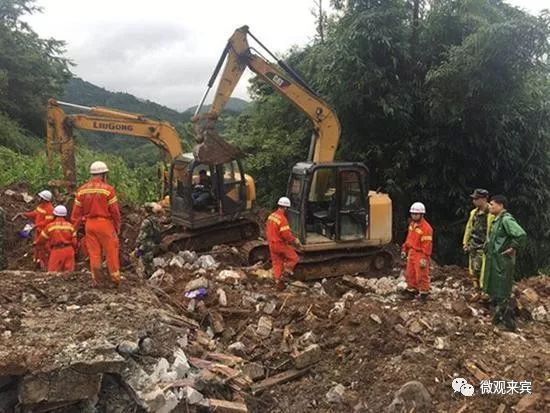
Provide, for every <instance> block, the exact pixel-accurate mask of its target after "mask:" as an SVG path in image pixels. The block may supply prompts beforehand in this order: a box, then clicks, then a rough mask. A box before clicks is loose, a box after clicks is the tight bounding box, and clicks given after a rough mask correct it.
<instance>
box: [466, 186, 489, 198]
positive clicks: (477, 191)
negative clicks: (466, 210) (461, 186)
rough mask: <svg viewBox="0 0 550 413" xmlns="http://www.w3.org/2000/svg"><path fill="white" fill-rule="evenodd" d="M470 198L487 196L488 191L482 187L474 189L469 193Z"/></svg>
mask: <svg viewBox="0 0 550 413" xmlns="http://www.w3.org/2000/svg"><path fill="white" fill-rule="evenodd" d="M470 198H474V199H478V198H489V191H487V190H486V189H482V188H477V189H474V192H473V193H472V194H471V195H470Z"/></svg>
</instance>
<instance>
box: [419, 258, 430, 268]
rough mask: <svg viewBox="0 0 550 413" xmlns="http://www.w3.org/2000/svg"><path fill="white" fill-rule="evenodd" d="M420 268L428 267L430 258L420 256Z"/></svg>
mask: <svg viewBox="0 0 550 413" xmlns="http://www.w3.org/2000/svg"><path fill="white" fill-rule="evenodd" d="M419 264H420V268H426V267H427V266H428V260H427V259H426V258H420V263H419Z"/></svg>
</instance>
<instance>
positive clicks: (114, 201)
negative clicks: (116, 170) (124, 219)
mask: <svg viewBox="0 0 550 413" xmlns="http://www.w3.org/2000/svg"><path fill="white" fill-rule="evenodd" d="M116 202H118V199H117V197H116V196H115V197H114V198H113V199H111V200H109V202H107V205H113V204H114V203H116Z"/></svg>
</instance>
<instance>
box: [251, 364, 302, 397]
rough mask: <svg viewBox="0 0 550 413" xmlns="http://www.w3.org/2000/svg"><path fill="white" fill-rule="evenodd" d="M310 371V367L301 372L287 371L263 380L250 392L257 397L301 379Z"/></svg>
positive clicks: (295, 370)
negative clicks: (263, 392)
mask: <svg viewBox="0 0 550 413" xmlns="http://www.w3.org/2000/svg"><path fill="white" fill-rule="evenodd" d="M308 371H309V367H308V368H305V369H301V370H297V369H292V370H287V371H285V372H283V373H280V374H276V375H275V376H272V377H270V378H268V379H265V380H262V381H260V382H258V383H256V384H254V385H252V386H250V390H251V392H252V394H253V395H256V394H258V393H260V392H262V391H264V390H267V389H269V388H271V387H273V386H276V385H278V384H283V383H286V382H288V381H291V380H294V379H297V378H299V377H302V376H303V375H305V374H306V373H307V372H308Z"/></svg>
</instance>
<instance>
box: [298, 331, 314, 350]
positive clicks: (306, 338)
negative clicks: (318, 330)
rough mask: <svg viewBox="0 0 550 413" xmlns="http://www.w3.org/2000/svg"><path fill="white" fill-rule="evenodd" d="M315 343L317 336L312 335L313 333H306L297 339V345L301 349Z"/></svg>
mask: <svg viewBox="0 0 550 413" xmlns="http://www.w3.org/2000/svg"><path fill="white" fill-rule="evenodd" d="M316 343H317V336H316V335H315V334H314V333H313V331H308V332H307V333H304V334H302V335H301V336H300V338H299V339H298V345H299V346H301V347H307V346H310V345H312V344H316Z"/></svg>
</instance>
